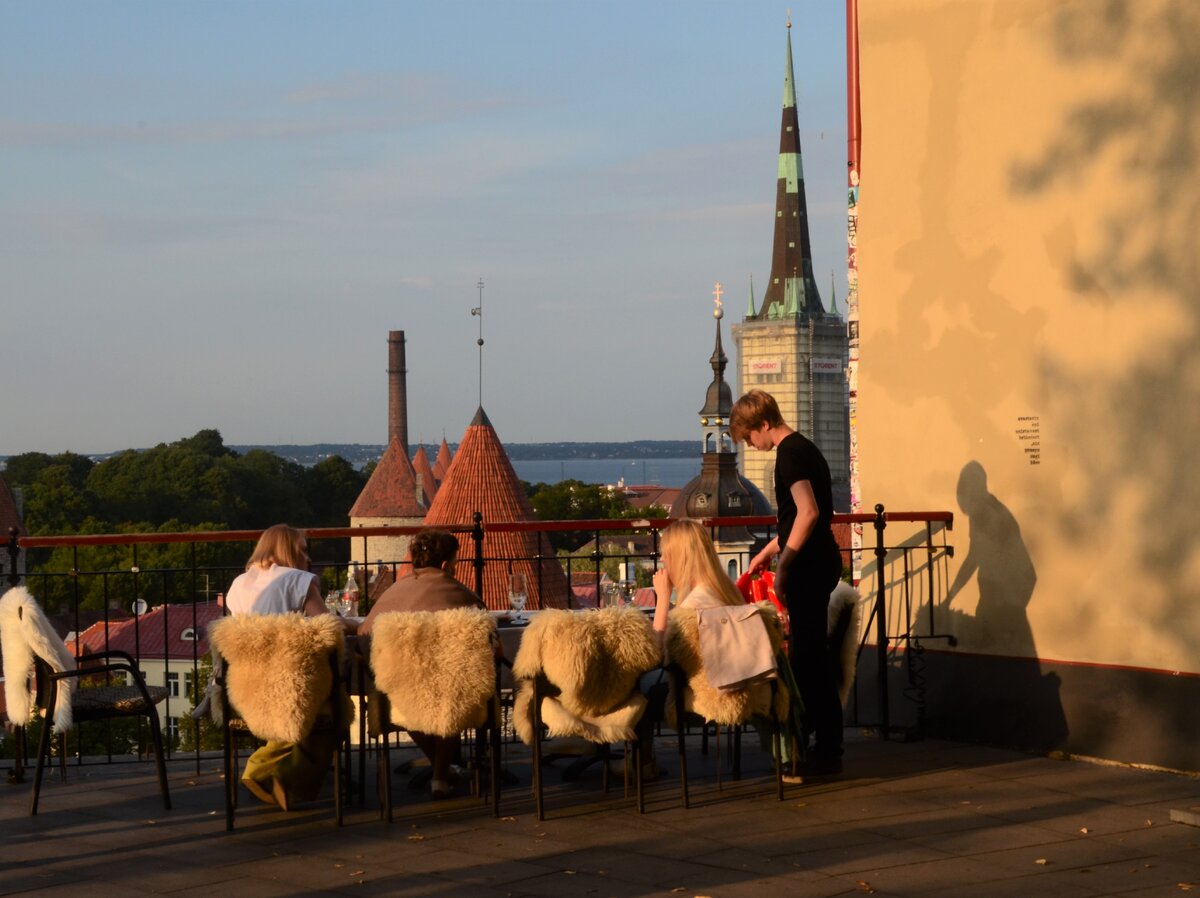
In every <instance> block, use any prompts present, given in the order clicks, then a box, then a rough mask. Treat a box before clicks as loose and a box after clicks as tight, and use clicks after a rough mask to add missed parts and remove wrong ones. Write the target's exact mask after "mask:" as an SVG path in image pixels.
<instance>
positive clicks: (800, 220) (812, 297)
mask: <svg viewBox="0 0 1200 898" xmlns="http://www.w3.org/2000/svg"><path fill="white" fill-rule="evenodd" d="M787 27H788V34H787V69H786V70H785V72H784V77H783V123H782V125H781V128H780V133H779V181H778V183H777V186H776V190H775V244H774V247H773V248H772V250H771V277H770V278H769V280H768V281H767V292H766V295H765V296H764V297H763V304H762V308H761V309H759V312H758V315H757V316H755V317H758V318H794V317H804V318H821V317H822V316H824V314H825V308H824V305H823V304H822V302H821V296H820V293H819V292H818V290H817V282H816V279H815V278H814V277H813V261H812V244H811V242H810V240H809V236H808V203H807V200H806V199H805V195H804V164H803V161H802V159H801V156H800V126H799V118H798V116H797V114H796V86H795V79H794V76H793V74H792V23H791V20H790V19H789V20H788V25H787Z"/></svg>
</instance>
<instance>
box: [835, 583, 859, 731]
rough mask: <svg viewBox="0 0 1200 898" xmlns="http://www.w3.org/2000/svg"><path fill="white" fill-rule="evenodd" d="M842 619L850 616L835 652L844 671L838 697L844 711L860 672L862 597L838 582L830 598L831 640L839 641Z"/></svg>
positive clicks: (839, 684) (846, 585)
mask: <svg viewBox="0 0 1200 898" xmlns="http://www.w3.org/2000/svg"><path fill="white" fill-rule="evenodd" d="M842 615H848V619H847V620H846V622H845V628H846V629H845V631H844V632H843V633H842V634H841V644H840V645H835V646H834V650H835V651H837V653H838V664H839V667H840V668H841V680H840V681H839V683H838V697H839V698H840V699H841V700H842V707H845V705H846V699H847V698H849V697H850V690H851V688H852V687H853V686H854V675H855V672H856V670H857V668H858V631H859V628H860V627H862V596H861V595H860V594H859V592H858V590H857V589H855V588H854V587H853V586H851V585H850V584H849V583H847V582H846V581H845V580H841V581H839V582H838V585H837V586H835V587H834V588H833V592H831V593H830V594H829V619H828V626H829V630H828V633H829V635H830V636H831V637H834V638H836V636H837V633H836V631H837V628H838V621H839V620H840V619H841V617H842Z"/></svg>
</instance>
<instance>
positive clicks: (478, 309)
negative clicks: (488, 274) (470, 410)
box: [471, 278, 483, 408]
mask: <svg viewBox="0 0 1200 898" xmlns="http://www.w3.org/2000/svg"><path fill="white" fill-rule="evenodd" d="M475 286H476V287H478V288H479V305H477V306H476V307H475V308H473V309H471V314H472V315H475V316H476V317H478V318H479V339H478V340H476V341H475V342H476V344H477V345H478V346H479V407H480V408H483V278H480V279H479V283H478V284H476V285H475Z"/></svg>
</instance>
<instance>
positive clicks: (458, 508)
mask: <svg viewBox="0 0 1200 898" xmlns="http://www.w3.org/2000/svg"><path fill="white" fill-rule="evenodd" d="M443 447H445V443H443ZM475 512H479V513H480V514H482V515H483V527H484V533H485V536H484V543H483V545H484V560H485V562H486V564H485V566H484V573H483V601H484V604H486V605H487V606H488V607H489V608H492V609H497V610H500V609H506V608H507V607H508V574H509V571H510V570H512V571H523V572H524V573H525V575H526V581H527V583H528V589H529V602H528V604H527V605H526V607H527V608H531V609H536V608H543V607H549V608H562V607H566V604H567V576H566V574H565V573H564V572H563V569H562V567H561V566H560V565H559V564H558V562H557V561H556V560H555V559H554V557H553V555H554V553H553V550H552V549H551V548H550V545H549V543H547V542H543V543H542V545H541V549H540V552H541V554H549V555H550V556H551V557H549V558H545V559H543V560H542V561H541V562H540V564H539V563H538V562H537V561H536V560H535V556H537V555H538V554H539V546H538V536H537V534H536V533H502V532H495V531H493V532H488V530H487V526H488V522H489V521H506V522H507V521H532V520H535V518H534V514H533V508H532V507H531V506H530V504H529V499H528V498H527V497H526V495H525V491H524V489H522V487H521V481H520V479H519V478H518V477H517V473H516V471H514V470H513V466H512V462H511V461H509V459H508V454H507V453H506V452H505V451H504V447H503V446H502V445H501V444H500V438H499V437H498V436H496V431H495V429H494V428H493V427H492V422H491V421H489V420H488V417H487V414H486V413H485V412H484V410H483V408H482V407H481V408H480V409H479V410H478V411H477V412H476V413H475V418H474V420H472V421H471V424H470V426H469V427H467V432H466V433H465V434H464V435H463V438H462V442H461V443H459V446H458V451H457V452H456V453H455V454H454V461H453V462H451V464H450V470H449V471H447V472H446V478H445V480H443V481H442V485H441V486H440V487H439V488H438V494H437V498H435V499H434V500H433V505H431V506H430V507H429V514H427V515H426V516H425V524H426V525H427V526H453V525H460V526H461V525H470V524H472V523H474V515H475ZM474 559H475V543H474V540H472V539H470V538H469V537H464V536H460V537H459V553H458V569H457V571H456V572H455V573H456V576H457V577H458V579H459V580H461V581H462V582H463V583H465V584H466V585H467V586H469V587H470V588H472V589H474V588H475V570H474V566H473V562H474Z"/></svg>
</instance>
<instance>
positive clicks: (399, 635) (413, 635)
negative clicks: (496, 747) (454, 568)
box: [371, 608, 496, 736]
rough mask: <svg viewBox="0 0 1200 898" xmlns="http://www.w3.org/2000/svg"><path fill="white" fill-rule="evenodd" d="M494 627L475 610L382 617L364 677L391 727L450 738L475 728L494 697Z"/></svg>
mask: <svg viewBox="0 0 1200 898" xmlns="http://www.w3.org/2000/svg"><path fill="white" fill-rule="evenodd" d="M495 633H496V622H495V621H494V620H492V616H491V615H490V614H488V613H487V612H486V611H484V610H482V609H480V608H455V609H452V610H447V611H412V612H402V611H396V612H391V613H389V614H381V615H380V616H379V618H378V619H377V620H376V621H375V624H374V626H373V627H372V630H371V671H372V672H373V673H374V675H375V686H376V688H377V689H378V690H379V691H380V692H383V693H385V694H386V695H387V697H388V703H389V704H390V705H391V720H392V723H393V724H395V725H396V726H400V727H404V728H405V729H407V730H416V731H417V732H420V733H429V734H430V735H434V736H454V735H457V734H458V733H461V732H462V731H463V730H465V729H467V728H469V727H476V726H480V725H481V724H482V723H483V722H484V721H485V720H486V719H487V714H488V708H489V702H490V701H491V699H492V698H493V696H494V695H495V694H496V661H495V658H496V656H495V652H494V650H493V649H492V640H493V637H494V636H495Z"/></svg>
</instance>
